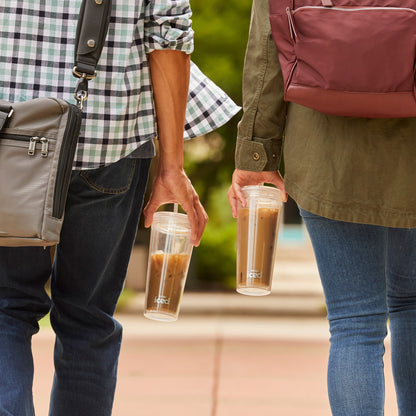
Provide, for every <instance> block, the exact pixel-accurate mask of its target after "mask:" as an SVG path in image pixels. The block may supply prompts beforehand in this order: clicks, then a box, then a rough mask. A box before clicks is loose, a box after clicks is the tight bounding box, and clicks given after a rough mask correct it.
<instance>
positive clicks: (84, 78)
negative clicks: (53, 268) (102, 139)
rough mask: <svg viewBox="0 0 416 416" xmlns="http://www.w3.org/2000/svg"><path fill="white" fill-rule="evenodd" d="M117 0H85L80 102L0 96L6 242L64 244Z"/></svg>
mask: <svg viewBox="0 0 416 416" xmlns="http://www.w3.org/2000/svg"><path fill="white" fill-rule="evenodd" d="M110 12H111V0H83V2H82V5H81V9H80V13H79V18H78V26H77V34H76V40H75V66H74V69H73V73H74V75H75V76H76V77H77V78H78V83H77V86H76V89H75V93H74V96H75V99H76V101H77V105H74V104H71V103H68V102H66V101H64V100H61V99H58V98H37V99H33V100H29V101H25V102H19V103H8V102H6V101H2V100H0V246H7V247H18V246H51V245H55V244H57V243H59V235H60V231H61V228H62V223H63V219H64V209H65V202H66V197H67V193H68V187H69V182H70V178H71V171H72V163H73V160H74V154H75V149H76V146H77V142H78V136H79V131H80V128H81V120H82V107H83V103H84V101H85V100H86V99H87V95H88V80H90V79H92V78H94V77H95V68H96V65H97V63H98V60H99V58H100V55H101V50H102V47H103V44H104V40H105V37H106V34H107V29H108V23H109V20H110Z"/></svg>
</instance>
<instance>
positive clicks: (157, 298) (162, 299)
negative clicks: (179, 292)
mask: <svg viewBox="0 0 416 416" xmlns="http://www.w3.org/2000/svg"><path fill="white" fill-rule="evenodd" d="M154 302H155V303H158V304H162V305H169V303H170V298H167V297H166V296H155V300H154Z"/></svg>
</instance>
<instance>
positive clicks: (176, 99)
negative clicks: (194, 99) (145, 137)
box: [149, 50, 190, 174]
mask: <svg viewBox="0 0 416 416" xmlns="http://www.w3.org/2000/svg"><path fill="white" fill-rule="evenodd" d="M149 63H150V72H151V78H152V86H153V97H154V102H155V110H156V118H157V125H158V139H159V173H162V174H163V172H175V171H178V170H181V169H182V168H183V131H184V125H185V112H186V103H187V98H188V87H189V66H190V56H189V55H187V54H185V53H184V52H180V51H172V50H156V51H153V52H151V53H150V54H149Z"/></svg>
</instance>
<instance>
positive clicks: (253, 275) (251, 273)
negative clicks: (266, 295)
mask: <svg viewBox="0 0 416 416" xmlns="http://www.w3.org/2000/svg"><path fill="white" fill-rule="evenodd" d="M262 275H263V273H262V272H259V271H257V270H250V271H249V272H248V273H247V277H248V278H249V279H261V278H262Z"/></svg>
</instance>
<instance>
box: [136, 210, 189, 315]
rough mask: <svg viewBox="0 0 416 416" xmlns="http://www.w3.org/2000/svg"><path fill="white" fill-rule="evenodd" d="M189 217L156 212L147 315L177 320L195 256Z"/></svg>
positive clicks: (150, 248) (148, 274)
mask: <svg viewBox="0 0 416 416" xmlns="http://www.w3.org/2000/svg"><path fill="white" fill-rule="evenodd" d="M192 248H193V246H192V243H191V227H190V224H189V220H188V217H187V216H186V215H185V214H181V213H177V212H156V213H155V215H154V217H153V224H152V228H151V234H150V247H149V261H148V268H147V281H146V296H145V297H146V305H145V312H144V316H145V317H146V318H149V319H153V320H156V321H165V322H169V321H176V320H177V318H178V314H179V307H180V302H181V298H182V294H183V290H184V287H185V281H186V276H187V274H188V268H189V263H190V259H191V255H192Z"/></svg>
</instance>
